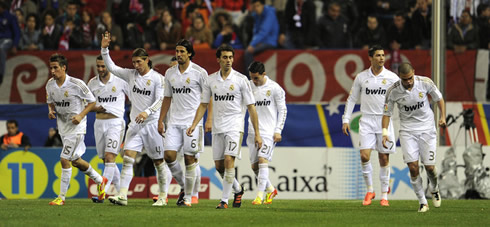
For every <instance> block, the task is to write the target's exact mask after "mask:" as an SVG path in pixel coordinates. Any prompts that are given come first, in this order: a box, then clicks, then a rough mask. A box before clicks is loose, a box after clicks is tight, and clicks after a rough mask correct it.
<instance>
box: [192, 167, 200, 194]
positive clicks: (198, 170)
mask: <svg viewBox="0 0 490 227" xmlns="http://www.w3.org/2000/svg"><path fill="white" fill-rule="evenodd" d="M196 164H197V166H196V182H195V183H194V188H193V189H192V196H193V197H194V196H195V197H197V198H199V188H200V187H201V166H199V162H198V163H196Z"/></svg>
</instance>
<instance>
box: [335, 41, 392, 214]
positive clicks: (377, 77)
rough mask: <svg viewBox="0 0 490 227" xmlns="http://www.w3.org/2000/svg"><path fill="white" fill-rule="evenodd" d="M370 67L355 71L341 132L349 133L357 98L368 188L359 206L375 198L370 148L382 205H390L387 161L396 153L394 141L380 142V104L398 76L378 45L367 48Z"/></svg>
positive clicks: (365, 204)
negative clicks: (376, 164) (374, 153)
mask: <svg viewBox="0 0 490 227" xmlns="http://www.w3.org/2000/svg"><path fill="white" fill-rule="evenodd" d="M368 55H369V61H370V62H371V67H370V68H369V69H366V70H364V71H362V72H360V73H359V74H357V76H356V78H355V79H354V83H353V84H352V88H351V91H350V95H349V97H348V98H347V103H346V104H345V111H344V115H343V116H342V131H343V133H344V134H345V135H347V136H348V135H349V131H350V126H349V125H350V120H351V115H352V111H353V109H354V105H355V104H356V102H357V101H358V100H359V99H360V102H361V113H362V117H361V119H360V120H359V135H360V142H359V147H360V154H361V170H362V175H363V178H364V181H365V183H366V187H367V193H366V195H365V196H364V200H363V201H362V205H364V206H367V205H370V204H371V202H372V199H374V197H375V195H376V194H375V192H374V188H373V180H372V172H373V167H372V165H371V161H370V159H371V151H372V150H376V151H378V159H379V165H380V170H379V180H380V182H381V200H380V205H381V206H389V202H388V192H389V190H390V189H389V186H390V165H389V164H390V160H389V155H390V154H394V153H395V151H396V150H395V148H396V146H394V144H391V146H390V147H388V148H384V147H383V144H382V135H381V133H382V130H381V124H380V123H381V118H382V117H383V105H384V99H385V95H386V90H387V89H388V88H389V87H390V86H391V85H392V84H393V83H395V82H396V81H398V80H399V79H398V76H397V75H396V74H395V73H393V72H391V71H389V70H388V69H386V68H385V67H384V63H385V53H384V50H383V48H382V47H381V46H377V45H375V46H372V47H371V48H369V51H368ZM388 130H389V131H390V132H394V129H393V124H392V123H391V122H390V124H389V126H388ZM394 136H395V134H394V133H391V134H390V139H391V141H395V139H394Z"/></svg>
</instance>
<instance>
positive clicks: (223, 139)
mask: <svg viewBox="0 0 490 227" xmlns="http://www.w3.org/2000/svg"><path fill="white" fill-rule="evenodd" d="M242 139H243V132H238V131H233V132H225V133H217V134H213V139H212V144H213V160H215V161H218V160H223V159H225V155H229V156H234V157H236V158H238V159H241V153H240V149H241V148H242Z"/></svg>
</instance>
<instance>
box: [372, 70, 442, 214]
mask: <svg viewBox="0 0 490 227" xmlns="http://www.w3.org/2000/svg"><path fill="white" fill-rule="evenodd" d="M398 71H399V75H400V81H398V82H396V83H395V84H393V86H391V87H390V88H389V89H388V92H387V93H386V101H385V107H384V116H383V120H382V125H383V146H385V147H386V146H388V145H387V144H388V142H389V141H393V140H391V139H390V137H389V134H390V133H391V132H388V130H387V127H388V123H389V122H390V117H391V115H392V114H393V106H394V104H395V103H396V104H397V106H398V110H399V115H400V144H401V146H402V151H403V161H405V163H407V165H408V168H409V169H410V178H411V179H410V183H411V184H412V187H413V190H414V192H415V195H416V196H417V198H418V200H419V204H420V207H419V210H418V211H419V212H426V211H428V210H429V204H428V203H427V200H426V198H425V194H424V189H423V184H422V178H421V177H420V175H419V159H421V161H422V164H423V165H424V167H425V169H426V170H427V177H428V178H429V182H430V184H429V185H430V187H429V189H430V190H431V192H432V202H433V204H434V207H440V206H441V195H440V194H439V186H438V183H437V171H436V167H435V164H436V148H437V133H436V127H435V121H434V113H433V112H432V109H431V108H430V103H429V98H428V95H430V97H431V98H432V100H433V101H435V102H437V105H438V106H439V110H440V111H441V116H440V118H439V122H438V125H439V127H441V128H445V127H446V107H445V104H444V99H443V98H442V94H441V92H440V91H439V89H437V87H436V85H435V84H434V82H432V80H431V79H430V78H428V77H424V76H417V75H415V70H414V69H413V67H412V65H410V64H409V63H402V64H401V65H400V67H399V68H398Z"/></svg>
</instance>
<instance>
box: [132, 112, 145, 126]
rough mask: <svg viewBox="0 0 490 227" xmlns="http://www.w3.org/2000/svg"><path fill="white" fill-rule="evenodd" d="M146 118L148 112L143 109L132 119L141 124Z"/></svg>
mask: <svg viewBox="0 0 490 227" xmlns="http://www.w3.org/2000/svg"><path fill="white" fill-rule="evenodd" d="M146 118H148V114H147V113H146V112H145V111H143V112H141V113H140V114H138V116H136V119H134V121H135V122H136V123H138V124H141V123H143V122H145V120H146Z"/></svg>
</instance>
